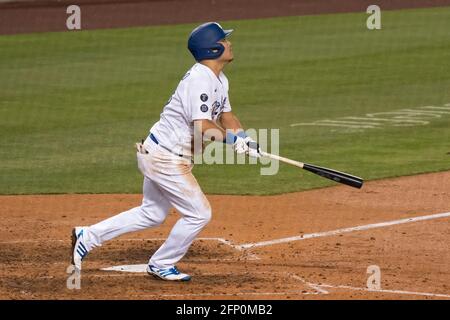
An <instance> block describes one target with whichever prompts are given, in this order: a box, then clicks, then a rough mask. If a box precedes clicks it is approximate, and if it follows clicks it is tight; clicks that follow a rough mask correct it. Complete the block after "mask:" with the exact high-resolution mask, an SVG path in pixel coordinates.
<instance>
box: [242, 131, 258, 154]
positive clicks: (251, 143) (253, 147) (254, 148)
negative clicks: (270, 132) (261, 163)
mask: <svg viewBox="0 0 450 320" xmlns="http://www.w3.org/2000/svg"><path fill="white" fill-rule="evenodd" d="M244 141H245V143H246V144H247V146H248V151H247V153H248V155H249V156H250V157H253V158H261V148H260V147H259V144H258V143H257V142H256V141H255V140H253V139H252V138H251V137H248V136H247V137H246V138H245V140H244Z"/></svg>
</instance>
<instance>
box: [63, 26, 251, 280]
mask: <svg viewBox="0 0 450 320" xmlns="http://www.w3.org/2000/svg"><path fill="white" fill-rule="evenodd" d="M232 31H233V30H224V29H222V27H221V26H220V25H219V24H218V23H216V22H209V23H205V24H202V25H200V26H198V27H197V28H195V29H194V30H193V31H192V33H191V34H190V36H189V40H188V49H189V50H190V52H191V53H192V55H193V56H194V58H195V60H196V61H197V62H196V63H195V64H194V65H193V66H192V68H191V69H190V70H189V71H188V72H187V73H186V74H185V75H184V77H183V78H182V80H181V81H180V83H179V84H178V87H177V89H176V90H175V92H174V93H173V95H172V96H171V98H170V99H169V101H168V102H167V104H166V105H165V107H164V109H163V111H162V113H161V116H160V119H159V121H158V122H156V123H155V124H154V125H153V127H152V128H151V129H150V134H149V135H148V137H147V138H146V139H145V141H143V143H138V144H136V146H137V162H138V167H139V170H140V171H141V172H142V174H143V176H144V183H143V200H142V204H141V205H140V206H138V207H136V208H133V209H130V210H128V211H125V212H122V213H120V214H118V215H116V216H113V217H111V218H109V219H106V220H104V221H101V222H99V223H97V224H94V225H91V226H85V227H75V228H74V229H73V230H72V264H73V265H74V266H75V267H76V268H77V269H78V270H79V271H81V262H82V260H83V258H85V257H86V255H87V254H88V252H90V251H91V250H92V249H93V248H95V247H99V246H101V245H102V244H103V243H104V242H105V241H107V240H110V239H113V238H115V237H118V236H120V235H122V234H124V233H128V232H132V231H138V230H142V229H146V228H150V227H155V226H158V225H159V224H161V223H162V222H163V221H164V220H165V219H166V217H167V214H168V212H169V209H170V208H171V207H174V208H175V209H176V210H177V211H178V212H179V213H180V214H181V218H180V219H179V220H178V221H177V222H176V224H175V225H174V227H173V228H172V230H171V232H170V234H169V236H168V238H167V239H166V241H165V242H164V243H163V244H162V245H161V247H160V248H159V249H158V250H157V251H156V252H155V253H154V254H153V255H152V256H151V257H150V259H149V262H148V266H147V272H148V273H149V274H150V275H153V276H155V277H157V278H159V279H163V280H174V281H188V280H190V279H191V276H190V275H188V274H185V273H182V272H180V271H179V270H178V269H177V267H176V263H177V262H178V261H180V259H181V258H182V257H183V256H184V255H185V254H186V252H187V251H188V249H189V247H190V245H191V244H192V242H193V240H194V239H195V238H196V236H197V235H198V234H199V233H200V231H201V230H202V229H203V228H204V227H205V226H206V224H207V223H208V222H209V221H210V219H211V207H210V204H209V202H208V200H207V198H206V197H205V195H204V194H203V192H202V190H201V189H200V186H199V185H198V183H197V180H196V179H195V177H194V176H193V175H192V173H191V170H192V167H193V161H192V158H193V152H192V144H193V139H194V136H196V135H195V134H194V133H195V132H196V130H197V131H199V132H200V137H202V136H206V138H210V139H218V138H219V137H220V139H221V141H223V142H224V143H227V144H231V145H232V147H233V150H234V151H235V152H237V153H240V154H242V153H246V154H248V155H249V156H252V157H260V149H259V145H258V144H257V143H256V142H255V141H254V140H252V139H251V138H250V137H248V136H247V135H246V134H245V132H244V130H243V128H242V125H241V123H240V122H239V120H238V118H237V117H236V116H235V115H234V114H233V112H232V111H231V105H230V99H229V98H228V79H227V77H226V76H225V75H224V74H223V72H222V70H223V69H224V67H225V66H226V65H227V64H228V63H230V62H231V61H232V60H233V51H232V48H231V42H230V41H229V40H228V38H227V37H228V36H229V35H230V34H231V32H232ZM210 129H214V132H215V133H214V134H210V133H208V132H211V130H210ZM196 137H197V136H196ZM216 141H217V140H216Z"/></svg>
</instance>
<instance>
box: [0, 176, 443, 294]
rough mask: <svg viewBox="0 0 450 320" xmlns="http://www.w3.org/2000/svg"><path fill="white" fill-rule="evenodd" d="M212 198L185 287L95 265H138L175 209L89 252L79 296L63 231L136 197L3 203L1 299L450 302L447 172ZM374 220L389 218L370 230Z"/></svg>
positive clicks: (186, 263) (186, 264)
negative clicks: (374, 276) (375, 285)
mask: <svg viewBox="0 0 450 320" xmlns="http://www.w3.org/2000/svg"><path fill="white" fill-rule="evenodd" d="M208 198H209V200H210V202H211V205H212V208H213V220H212V221H211V223H210V224H209V225H208V226H207V228H206V229H205V230H204V231H203V232H202V234H201V235H200V236H201V239H200V240H197V241H195V242H194V244H193V246H192V247H191V249H190V251H189V253H188V255H187V256H186V257H185V258H184V259H183V260H182V262H181V263H180V264H179V267H180V268H181V269H182V270H183V271H185V272H188V273H190V274H192V276H193V280H192V281H191V282H190V283H167V282H162V281H158V280H155V279H154V278H152V277H150V276H148V275H146V274H144V273H139V272H137V273H129V272H127V273H125V272H118V271H103V270H100V269H101V268H108V267H112V266H119V265H140V264H145V263H146V262H147V260H148V256H149V255H150V254H152V252H154V251H155V250H156V248H157V247H158V246H159V245H160V244H161V243H162V241H163V239H164V238H165V237H166V236H167V235H168V233H169V231H170V228H171V227H172V226H173V224H174V222H175V221H176V219H177V214H176V213H175V212H172V213H171V214H170V215H169V218H168V219H167V220H166V222H165V223H164V224H163V225H162V226H160V227H158V228H155V229H149V230H146V231H143V232H139V233H132V234H128V235H126V236H123V237H121V238H118V239H114V240H112V241H110V242H108V243H107V244H105V245H104V246H103V247H101V248H98V249H95V250H94V251H92V252H91V253H90V255H89V256H88V258H87V259H86V260H85V263H84V269H83V272H82V278H81V290H69V289H67V288H66V279H67V277H68V275H67V274H66V273H65V272H66V268H67V267H68V266H69V251H70V231H71V228H72V227H73V226H75V225H89V224H92V223H95V222H97V221H99V220H101V219H104V218H107V217H109V216H111V215H113V214H116V213H118V212H120V211H122V210H126V209H128V208H130V207H133V206H137V205H139V203H140V199H141V196H140V195H40V196H1V197H0V208H1V216H2V220H1V222H0V230H1V232H0V252H1V254H0V299H336V298H337V299H367V298H369V299H449V298H450V269H449V267H448V266H449V265H450V252H449V250H448V243H449V241H450V224H449V219H450V213H448V212H449V211H450V210H449V199H450V171H448V172H444V173H433V174H424V175H419V176H411V177H403V178H398V179H392V180H380V181H373V182H368V183H367V184H366V185H365V186H364V187H363V189H361V190H356V189H352V188H349V187H346V186H336V187H331V188H325V189H318V190H313V191H308V192H300V193H291V194H286V195H277V196H266V197H262V196H250V197H249V196H208ZM437 213H444V215H441V216H430V215H433V214H437ZM445 213H448V214H445ZM422 216H427V217H426V218H418V217H422ZM406 218H407V219H412V220H400V219H406ZM414 219H416V220H417V221H415V220H414ZM422 219H423V220H422ZM381 222H384V223H386V222H389V223H388V224H381V225H374V224H377V223H381ZM355 226H362V227H360V228H358V229H342V228H351V227H355ZM327 231H335V232H331V233H329V232H327ZM301 236H303V238H301ZM289 237H294V238H291V239H286V238H289ZM295 237H297V238H295ZM279 239H283V240H279ZM261 241H267V242H266V243H261ZM244 244H249V245H247V246H245V245H244ZM252 245H257V246H255V247H253V248H251V246H252ZM258 245H259V246H258ZM370 265H378V266H379V267H380V269H381V290H379V291H374V292H370V291H367V287H366V282H367V278H368V276H369V275H368V274H367V273H366V272H367V267H368V266H370ZM138 267H139V266H138ZM138 271H139V270H138Z"/></svg>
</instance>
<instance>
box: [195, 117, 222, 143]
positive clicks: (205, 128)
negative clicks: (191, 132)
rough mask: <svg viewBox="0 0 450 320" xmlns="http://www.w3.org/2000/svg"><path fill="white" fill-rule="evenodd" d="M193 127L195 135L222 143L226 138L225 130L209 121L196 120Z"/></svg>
mask: <svg viewBox="0 0 450 320" xmlns="http://www.w3.org/2000/svg"><path fill="white" fill-rule="evenodd" d="M194 127H195V130H196V131H197V133H201V134H202V136H203V137H205V138H207V139H210V140H213V141H214V140H217V141H222V140H223V139H224V138H225V137H226V132H225V130H224V129H223V128H221V127H220V126H218V125H217V124H216V123H215V122H213V121H211V120H196V121H195V126H194ZM200 130H201V132H199V131H200Z"/></svg>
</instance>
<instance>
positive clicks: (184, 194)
mask: <svg viewBox="0 0 450 320" xmlns="http://www.w3.org/2000/svg"><path fill="white" fill-rule="evenodd" d="M155 181H156V182H157V183H158V185H159V186H160V187H161V189H162V190H163V193H164V195H165V196H166V198H167V199H168V200H169V201H170V203H171V205H172V206H174V207H175V209H176V210H177V211H178V212H179V213H181V215H182V217H181V219H179V220H178V221H177V223H176V224H175V226H174V227H173V228H172V231H171V232H170V235H169V237H168V238H167V240H166V241H165V242H164V243H163V245H162V246H161V247H160V248H159V249H158V250H157V251H156V252H155V254H154V255H153V256H152V257H151V258H150V261H149V265H153V266H155V267H156V268H170V267H173V266H175V264H176V263H177V262H178V261H179V260H180V259H181V258H182V257H183V256H184V255H185V254H186V252H187V251H188V249H189V247H190V245H191V244H192V242H193V241H194V239H195V237H196V236H197V235H198V234H199V232H200V231H201V230H202V229H203V228H204V227H205V226H206V224H207V223H208V222H209V221H210V219H211V206H210V204H209V201H208V199H207V198H206V196H205V195H204V193H203V192H202V190H201V188H200V186H199V185H198V183H197V180H196V179H195V177H194V176H193V175H192V173H191V172H188V173H186V174H183V175H172V176H168V175H158V176H157V178H156V179H155Z"/></svg>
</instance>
